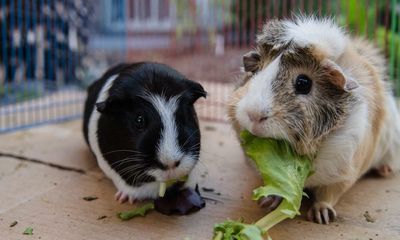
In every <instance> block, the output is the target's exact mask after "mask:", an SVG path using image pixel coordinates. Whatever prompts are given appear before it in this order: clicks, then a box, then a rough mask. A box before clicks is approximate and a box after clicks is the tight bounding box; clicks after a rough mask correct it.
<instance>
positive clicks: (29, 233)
mask: <svg viewBox="0 0 400 240" xmlns="http://www.w3.org/2000/svg"><path fill="white" fill-rule="evenodd" d="M23 234H24V235H33V228H32V227H27V228H26V229H25V231H24V232H23Z"/></svg>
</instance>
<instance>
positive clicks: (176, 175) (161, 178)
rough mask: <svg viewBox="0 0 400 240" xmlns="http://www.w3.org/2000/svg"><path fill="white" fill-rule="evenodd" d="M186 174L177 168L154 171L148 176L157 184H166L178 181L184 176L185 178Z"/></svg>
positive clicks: (186, 172)
mask: <svg viewBox="0 0 400 240" xmlns="http://www.w3.org/2000/svg"><path fill="white" fill-rule="evenodd" d="M188 173H189V171H185V170H183V169H179V168H175V169H169V170H161V169H154V170H152V171H150V172H149V174H150V175H151V176H153V177H154V178H155V180H156V181H157V182H167V181H171V180H176V179H180V178H182V177H184V176H187V175H188Z"/></svg>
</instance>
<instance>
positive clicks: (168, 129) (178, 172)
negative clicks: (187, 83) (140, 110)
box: [145, 94, 195, 181]
mask: <svg viewBox="0 0 400 240" xmlns="http://www.w3.org/2000/svg"><path fill="white" fill-rule="evenodd" d="M145 98H146V99H147V100H148V101H149V102H150V103H151V104H152V105H153V107H154V108H155V109H156V110H157V112H158V114H159V115H160V117H161V122H162V123H163V126H164V128H163V131H162V132H161V137H160V142H159V143H158V146H157V157H158V160H159V161H160V162H161V163H163V164H164V165H166V166H170V167H173V166H174V165H175V163H176V162H177V161H181V163H180V165H179V167H177V168H171V169H169V170H165V171H164V170H161V169H155V170H152V171H150V172H149V174H150V175H152V176H153V177H155V178H156V179H157V180H158V181H167V180H170V179H176V178H179V177H182V176H184V175H186V174H187V173H189V172H190V171H191V170H192V168H193V167H194V164H195V157H194V156H191V155H187V154H185V153H184V152H183V151H182V150H181V148H180V146H179V143H178V128H177V126H176V121H175V113H176V111H177V109H178V105H179V99H180V95H178V96H175V97H172V98H171V99H169V100H168V101H167V100H166V99H165V98H164V97H162V96H159V95H153V94H146V97H145Z"/></svg>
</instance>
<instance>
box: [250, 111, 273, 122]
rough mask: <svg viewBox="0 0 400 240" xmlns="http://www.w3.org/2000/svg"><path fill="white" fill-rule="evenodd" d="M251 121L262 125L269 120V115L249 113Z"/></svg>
mask: <svg viewBox="0 0 400 240" xmlns="http://www.w3.org/2000/svg"><path fill="white" fill-rule="evenodd" d="M247 115H248V116H249V119H250V121H252V122H256V123H260V122H263V121H265V120H267V119H268V113H261V112H247Z"/></svg>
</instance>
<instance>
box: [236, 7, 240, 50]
mask: <svg viewBox="0 0 400 240" xmlns="http://www.w3.org/2000/svg"><path fill="white" fill-rule="evenodd" d="M240 1H241V0H236V1H235V6H236V18H235V22H236V29H235V34H236V43H235V44H236V47H240Z"/></svg>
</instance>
